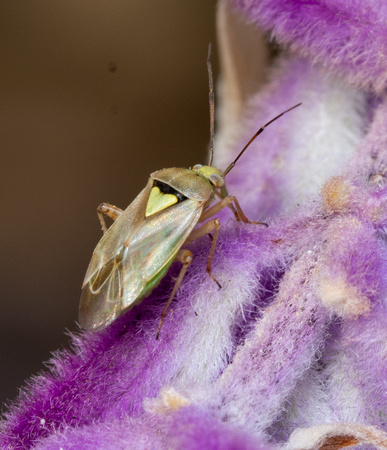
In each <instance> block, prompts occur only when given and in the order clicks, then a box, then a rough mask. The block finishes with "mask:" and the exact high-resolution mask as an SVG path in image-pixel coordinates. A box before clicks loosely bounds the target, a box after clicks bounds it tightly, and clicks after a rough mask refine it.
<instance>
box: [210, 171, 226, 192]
mask: <svg viewBox="0 0 387 450" xmlns="http://www.w3.org/2000/svg"><path fill="white" fill-rule="evenodd" d="M208 179H209V180H210V181H211V183H212V184H213V185H214V186H215V187H217V188H220V187H223V186H224V179H223V178H222V177H221V176H220V175H217V174H216V173H212V174H211V175H210V176H209V177H208Z"/></svg>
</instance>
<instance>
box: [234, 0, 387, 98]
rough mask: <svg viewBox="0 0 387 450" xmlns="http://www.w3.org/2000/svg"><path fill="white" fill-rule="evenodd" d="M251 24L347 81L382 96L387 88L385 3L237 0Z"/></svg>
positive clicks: (344, 0) (386, 16)
mask: <svg viewBox="0 0 387 450" xmlns="http://www.w3.org/2000/svg"><path fill="white" fill-rule="evenodd" d="M232 3H233V4H234V5H235V6H236V7H237V8H238V9H239V10H240V11H241V12H242V13H243V14H244V15H246V16H247V17H248V18H249V20H250V21H253V22H255V23H257V24H259V26H261V27H262V28H263V29H265V30H266V31H270V32H271V33H272V35H273V36H275V38H276V39H277V40H278V41H279V42H280V43H281V44H287V45H289V47H290V48H291V50H292V51H294V52H298V53H300V54H301V55H303V56H306V57H307V58H308V59H311V60H312V61H314V62H316V63H318V64H319V65H321V66H322V67H323V68H324V70H328V71H331V72H333V73H335V74H336V75H338V76H340V77H343V78H345V80H346V82H348V83H351V84H354V85H356V86H358V87H361V88H366V89H371V90H374V91H375V92H379V93H381V92H382V91H383V89H385V88H386V79H387V78H386V74H387V60H386V57H385V54H386V50H387V42H386V38H385V37H386V34H387V25H386V18H387V9H386V6H385V2H384V1H383V0H378V1H373V2H367V3H364V2H361V1H357V0H340V1H332V0H308V1H303V0H259V1H251V0H232Z"/></svg>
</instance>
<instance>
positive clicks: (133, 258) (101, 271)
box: [79, 49, 301, 339]
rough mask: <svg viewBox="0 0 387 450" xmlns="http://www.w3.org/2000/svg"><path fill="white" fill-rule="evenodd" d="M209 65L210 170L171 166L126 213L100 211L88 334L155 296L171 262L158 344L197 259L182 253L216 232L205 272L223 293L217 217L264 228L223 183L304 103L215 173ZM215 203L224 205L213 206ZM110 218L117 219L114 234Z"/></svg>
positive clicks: (88, 284) (82, 320) (83, 316)
mask: <svg viewBox="0 0 387 450" xmlns="http://www.w3.org/2000/svg"><path fill="white" fill-rule="evenodd" d="M207 65H208V74H209V84H210V94H209V98H210V124H211V132H210V149H209V157H208V162H207V165H206V166H202V165H200V164H197V165H195V166H193V167H192V169H191V168H190V169H184V168H176V167H172V168H169V169H162V170H158V171H157V172H154V173H152V174H151V175H150V177H149V180H148V183H147V185H146V186H145V188H144V189H143V190H142V191H141V192H140V193H139V194H138V196H137V197H136V198H135V199H134V200H133V202H132V203H131V204H130V205H129V206H128V207H127V208H126V209H125V210H124V211H123V210H121V209H120V208H117V207H116V206H113V205H110V204H108V203H102V204H101V205H99V206H98V208H97V214H98V217H99V220H100V222H101V226H102V230H103V233H104V234H103V236H102V238H101V240H100V241H99V243H98V244H97V246H96V248H95V250H94V253H93V256H92V258H91V261H90V264H89V267H88V269H87V272H86V275H85V279H84V281H83V285H82V295H81V300H80V305H79V324H80V325H81V326H82V327H83V328H86V329H89V330H95V331H97V330H102V329H103V328H105V327H106V326H108V325H109V324H110V323H112V322H113V321H114V320H115V319H116V318H117V317H118V316H120V315H121V314H123V313H124V312H126V311H127V310H129V309H131V308H132V307H133V306H134V305H136V304H138V303H140V302H141V301H142V300H143V299H144V298H145V297H146V296H147V295H149V294H150V293H151V292H152V290H153V289H154V288H155V287H156V286H157V285H158V284H159V282H160V280H161V279H162V278H163V277H164V275H165V274H166V272H167V271H168V268H169V266H170V265H171V264H172V262H173V261H180V262H181V263H182V267H181V270H180V273H179V276H178V278H177V280H176V282H175V285H174V287H173V289H172V292H171V294H170V296H169V299H168V301H167V302H166V304H165V307H164V309H163V312H162V314H161V318H160V322H159V326H158V329H157V334H156V339H158V336H159V334H160V330H161V326H162V323H163V320H164V317H165V315H166V312H167V310H168V308H169V306H170V304H171V302H172V300H173V298H174V296H175V294H176V291H177V290H178V288H179V286H180V283H181V281H182V279H183V277H184V275H185V273H186V271H187V269H188V267H189V265H190V264H191V263H192V260H193V254H192V252H191V251H190V250H188V249H185V248H182V247H183V246H186V245H188V244H190V243H191V242H192V241H194V240H196V239H198V238H200V237H202V236H204V235H206V234H209V233H211V232H213V235H212V244H211V248H210V252H209V255H208V261H207V268H206V270H207V273H208V274H209V276H210V277H211V278H212V279H213V280H214V281H215V282H216V283H217V284H218V286H219V288H220V287H221V286H220V284H219V283H218V281H217V280H216V278H215V277H214V275H213V274H212V270H211V269H212V267H211V265H212V258H213V255H214V252H215V246H216V241H217V238H218V235H219V230H220V221H219V219H217V218H213V217H214V216H215V215H216V214H217V213H218V212H219V211H220V210H222V209H223V208H225V207H229V208H230V209H231V210H232V212H233V214H234V216H235V219H236V220H237V221H242V222H245V223H258V224H259V223H260V222H250V221H249V220H248V219H247V217H246V216H245V214H244V212H243V211H242V208H241V207H240V205H239V202H238V200H237V199H236V198H235V197H233V196H232V195H228V192H227V189H226V185H225V176H226V175H227V174H228V173H229V172H230V170H232V168H233V167H234V166H235V164H236V162H237V161H238V159H239V158H240V157H241V156H242V155H243V153H244V152H245V151H246V149H247V148H248V147H249V145H250V144H251V143H252V142H253V141H254V139H256V138H257V136H259V135H260V134H261V133H262V132H263V130H264V129H265V128H266V127H267V126H268V125H270V124H271V123H272V122H274V121H275V120H277V119H279V118H280V117H281V116H283V115H284V114H285V113H287V112H289V111H291V110H292V109H294V108H296V107H297V106H299V105H300V104H301V103H299V104H297V105H295V106H293V107H291V108H289V109H287V110H286V111H284V112H282V113H281V114H279V115H278V116H276V117H275V118H274V119H272V120H270V121H269V122H268V123H266V124H265V125H263V126H262V127H261V128H260V129H259V130H258V131H257V132H256V133H255V134H254V135H253V136H252V138H251V139H250V140H249V142H247V144H246V145H245V146H244V147H243V149H242V150H241V152H240V153H239V155H238V156H237V157H236V158H235V160H234V161H233V162H232V163H231V164H230V165H229V166H228V167H227V168H226V170H224V171H221V170H219V169H217V168H216V167H213V166H212V159H213V136H214V100H213V95H214V94H213V80H212V70H211V65H210V49H209V56H208V59H207ZM215 196H217V197H219V198H220V201H219V202H218V203H216V204H215V205H213V206H210V204H211V203H212V201H213V200H214V197H215ZM104 214H105V215H107V216H109V217H110V218H111V219H113V220H114V223H113V224H112V225H111V226H110V227H109V229H108V228H107V226H106V223H105V219H104ZM208 219H211V220H208ZM203 222H205V223H204V224H203V225H202V226H201V227H200V228H196V229H195V226H196V225H197V224H202V223H203ZM263 225H266V224H263Z"/></svg>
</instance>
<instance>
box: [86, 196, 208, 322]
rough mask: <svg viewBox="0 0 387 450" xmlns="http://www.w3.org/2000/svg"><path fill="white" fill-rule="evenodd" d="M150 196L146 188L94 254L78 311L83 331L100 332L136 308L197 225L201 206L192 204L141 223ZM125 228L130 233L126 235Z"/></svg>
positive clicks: (169, 210)
mask: <svg viewBox="0 0 387 450" xmlns="http://www.w3.org/2000/svg"><path fill="white" fill-rule="evenodd" d="M148 193H149V190H148V189H147V188H145V189H144V191H143V192H142V193H140V194H139V196H138V197H137V198H136V200H135V201H134V202H133V203H132V204H131V205H130V206H129V207H128V208H127V209H126V210H125V211H124V212H123V213H122V215H121V216H120V217H119V219H117V221H116V223H114V224H113V225H112V227H110V228H109V230H108V231H107V233H106V234H105V235H104V237H103V238H102V239H101V241H100V243H99V244H98V245H97V247H96V250H95V251H94V255H93V259H92V261H91V262H90V266H89V269H88V271H87V274H86V277H85V282H84V287H83V292H82V297H81V303H80V310H79V322H80V324H81V326H82V327H84V328H87V329H95V330H97V329H101V328H104V327H105V326H107V325H108V324H109V323H111V322H112V321H113V320H114V319H115V318H116V317H118V316H119V315H120V314H121V313H122V312H123V310H125V309H127V308H128V307H130V306H133V305H135V304H136V303H138V302H139V301H140V300H141V298H142V297H143V296H144V295H146V294H147V292H148V290H147V285H148V283H149V282H151V281H152V280H153V281H154V280H156V281H157V280H158V279H161V274H162V273H163V269H164V268H165V267H168V266H169V264H170V263H171V262H172V260H173V258H174V256H175V255H176V253H177V251H178V250H179V248H180V247H181V246H182V245H183V243H184V241H185V240H186V239H187V237H188V235H189V234H190V232H191V231H192V229H193V228H194V226H195V225H196V223H197V221H198V220H199V217H200V215H201V213H202V206H201V204H200V202H197V201H196V200H191V199H187V200H185V201H184V202H181V203H179V204H176V205H174V206H172V207H170V208H168V209H166V210H164V211H161V212H160V213H157V214H154V215H152V216H149V217H148V218H147V219H144V217H145V207H146V200H147V198H148ZM166 211H168V214H166ZM125 216H127V217H125ZM139 216H141V218H142V220H139ZM127 223H129V224H130V228H131V232H130V233H128V230H125V228H126V225H127ZM109 234H110V236H109ZM117 235H120V236H117ZM105 236H106V238H105ZM125 238H126V239H125ZM104 247H105V248H106V250H107V254H108V255H109V256H110V258H109V259H108V258H107V254H106V253H105V252H104V251H103V250H104ZM153 284H157V283H153Z"/></svg>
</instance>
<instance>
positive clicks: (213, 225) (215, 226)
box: [185, 219, 222, 289]
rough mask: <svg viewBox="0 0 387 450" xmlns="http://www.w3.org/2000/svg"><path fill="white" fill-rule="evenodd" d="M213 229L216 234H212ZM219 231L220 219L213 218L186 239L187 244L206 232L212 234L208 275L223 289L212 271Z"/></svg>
mask: <svg viewBox="0 0 387 450" xmlns="http://www.w3.org/2000/svg"><path fill="white" fill-rule="evenodd" d="M199 222H201V220H199ZM213 230H215V231H214V235H211V234H210V233H211V231H213ZM219 231H220V220H219V219H212V220H210V221H209V222H207V223H205V224H204V225H203V226H202V227H200V228H198V229H197V230H194V231H192V233H191V234H190V235H189V236H188V239H187V240H186V241H185V244H190V243H191V242H193V241H195V240H196V239H199V238H200V237H202V236H204V235H205V234H210V236H211V239H212V242H211V248H210V253H209V255H208V260H207V268H206V270H207V273H208V275H209V276H210V277H211V278H212V279H213V280H214V281H215V283H216V284H217V285H218V287H219V289H222V286H221V284H220V283H219V281H218V280H217V279H216V278H215V277H214V275H213V274H212V272H211V268H212V259H213V257H214V253H215V247H216V241H217V240H218V236H219Z"/></svg>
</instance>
